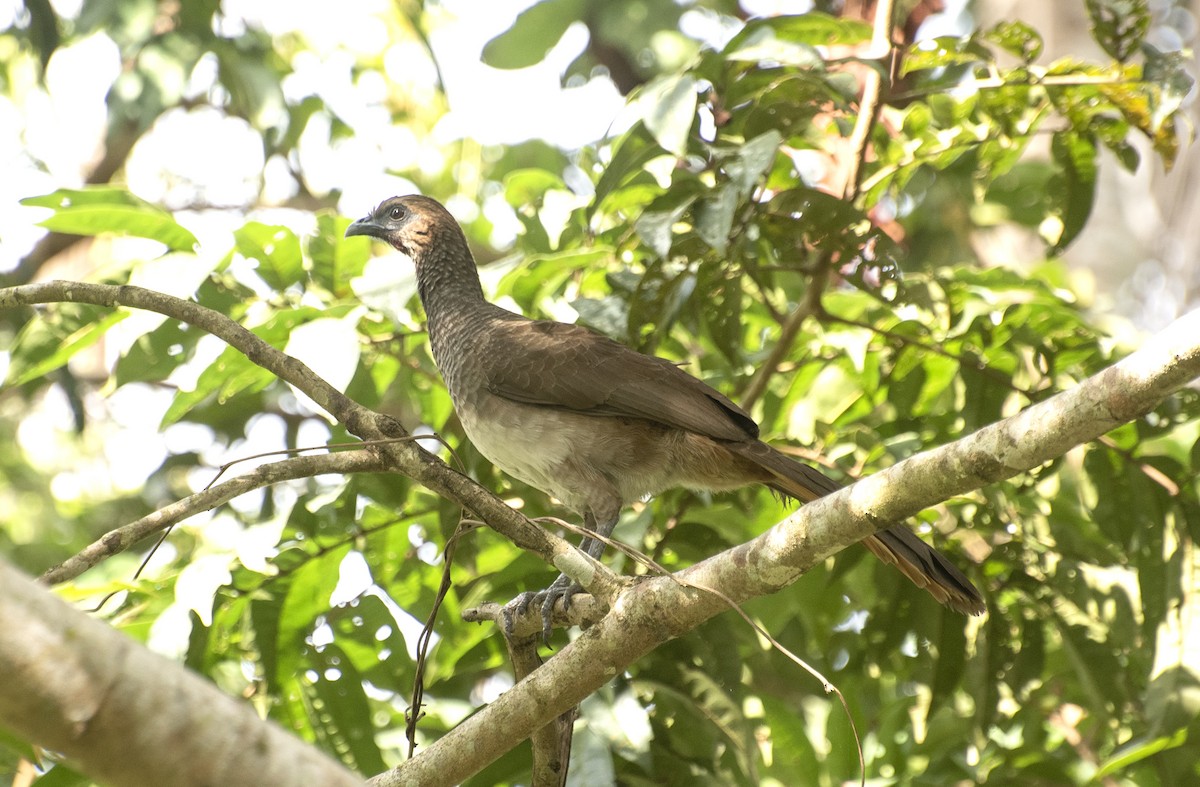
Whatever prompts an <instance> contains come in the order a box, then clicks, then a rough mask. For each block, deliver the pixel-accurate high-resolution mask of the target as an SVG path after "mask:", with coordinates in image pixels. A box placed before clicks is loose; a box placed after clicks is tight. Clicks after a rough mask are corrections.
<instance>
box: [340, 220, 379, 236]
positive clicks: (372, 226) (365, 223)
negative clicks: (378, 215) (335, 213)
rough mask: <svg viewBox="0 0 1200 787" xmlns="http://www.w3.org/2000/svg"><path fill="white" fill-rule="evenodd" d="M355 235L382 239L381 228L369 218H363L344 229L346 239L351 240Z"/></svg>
mask: <svg viewBox="0 0 1200 787" xmlns="http://www.w3.org/2000/svg"><path fill="white" fill-rule="evenodd" d="M355 235H367V236H368V237H372V238H382V237H383V227H380V226H379V225H378V224H376V223H375V219H374V218H372V217H371V216H363V217H362V218H361V219H359V220H358V221H356V222H354V223H353V224H351V225H350V226H349V227H347V228H346V237H347V238H352V237H354V236H355Z"/></svg>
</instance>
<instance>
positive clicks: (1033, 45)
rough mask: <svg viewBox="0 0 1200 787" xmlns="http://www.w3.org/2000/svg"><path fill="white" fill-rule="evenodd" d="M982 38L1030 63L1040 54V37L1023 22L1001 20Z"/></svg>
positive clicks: (1041, 46) (1041, 45)
mask: <svg viewBox="0 0 1200 787" xmlns="http://www.w3.org/2000/svg"><path fill="white" fill-rule="evenodd" d="M984 38H985V39H986V40H988V41H991V42H993V43H995V44H997V45H999V46H1000V47H1001V48H1002V49H1004V50H1005V51H1006V52H1010V53H1012V54H1014V55H1016V56H1017V57H1019V58H1021V59H1022V60H1024V61H1025V62H1026V63H1032V62H1033V61H1034V60H1037V59H1038V58H1039V57H1040V56H1041V54H1042V48H1043V43H1042V37H1041V36H1040V35H1039V34H1038V32H1037V31H1036V30H1034V29H1033V28H1032V27H1030V26H1029V25H1027V24H1025V23H1024V22H1020V21H1014V22H1001V23H1000V24H998V25H996V26H995V27H993V28H992V29H991V30H989V31H988V32H987V34H986V35H985V36H984Z"/></svg>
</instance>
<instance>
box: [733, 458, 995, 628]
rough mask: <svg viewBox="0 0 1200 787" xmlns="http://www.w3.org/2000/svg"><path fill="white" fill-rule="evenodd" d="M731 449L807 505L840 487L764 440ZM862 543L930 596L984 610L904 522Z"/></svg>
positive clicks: (967, 585)
mask: <svg viewBox="0 0 1200 787" xmlns="http://www.w3.org/2000/svg"><path fill="white" fill-rule="evenodd" d="M730 448H731V449H732V450H733V451H734V452H735V453H737V454H739V455H740V456H743V457H745V458H746V459H749V460H751V461H752V462H754V463H755V464H757V465H759V466H760V467H762V468H763V469H764V470H767V471H768V472H770V473H771V475H772V476H773V480H771V481H768V482H767V485H768V486H770V487H771V488H772V489H774V490H775V491H777V492H779V493H780V494H783V495H786V496H788V497H792V498H795V499H797V500H800V501H803V502H805V503H807V502H809V501H811V500H816V499H817V498H818V497H824V496H825V495H828V494H831V493H833V492H836V491H837V490H838V489H840V488H841V486H840V485H839V484H838V483H837V482H835V481H834V480H833V479H831V478H829V477H828V476H826V475H825V474H823V473H821V472H819V471H817V470H815V469H813V468H811V467H809V466H808V465H806V464H803V463H801V462H797V461H795V460H793V459H789V458H788V457H786V456H784V455H783V454H781V453H779V452H778V451H776V450H775V449H774V448H771V447H770V446H769V445H767V444H766V443H763V442H757V441H756V442H753V443H743V444H741V445H737V446H730ZM862 543H863V546H865V547H866V548H867V549H869V550H871V552H872V553H873V554H874V555H875V556H876V557H878V558H879V559H880V560H882V561H883V562H885V563H891V564H892V565H894V566H896V567H897V568H899V569H900V571H901V572H903V574H904V576H906V577H908V578H909V579H910V580H912V581H913V583H914V584H916V585H917V587H921V588H924V589H925V590H926V591H928V592H929V594H930V595H931V596H933V597H934V598H936V599H937V600H938V601H940V602H941V603H943V604H945V605H946V606H948V607H950V608H951V609H954V610H957V611H958V612H962V613H963V614H966V615H979V614H982V613H983V611H984V609H985V607H984V603H983V597H982V596H981V595H980V594H979V591H978V590H977V589H976V588H975V586H974V585H972V584H971V580H969V579H967V577H966V575H965V574H963V572H961V571H959V570H958V568H957V567H956V566H955V565H954V564H953V563H951V562H950V561H949V560H947V559H946V557H945V556H944V555H942V554H941V553H940V552H938V551H937V550H936V549H934V548H933V547H931V546H929V545H928V544H926V543H925V542H924V541H922V540H921V539H920V538H918V537H917V535H916V533H913V532H912V531H911V530H909V529H908V528H906V527H904V526H903V525H893V526H892V527H889V528H887V529H886V530H880V531H879V532H878V533H876V534H875V535H872V536H868V537H867V538H865V539H863V542H862Z"/></svg>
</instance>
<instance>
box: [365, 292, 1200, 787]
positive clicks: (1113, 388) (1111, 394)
mask: <svg viewBox="0 0 1200 787" xmlns="http://www.w3.org/2000/svg"><path fill="white" fill-rule="evenodd" d="M1198 376H1200V310H1198V311H1195V312H1192V313H1191V314H1189V315H1187V316H1185V317H1183V318H1181V319H1179V320H1177V321H1176V322H1175V323H1174V324H1172V325H1171V326H1170V327H1168V328H1167V329H1166V330H1164V331H1162V332H1161V333H1159V334H1158V335H1156V336H1154V337H1152V338H1151V339H1150V340H1149V341H1147V342H1146V345H1145V346H1144V347H1143V348H1142V349H1140V350H1138V351H1137V352H1135V353H1133V354H1132V355H1130V356H1129V357H1127V358H1125V359H1124V360H1123V361H1121V362H1119V363H1117V364H1115V365H1114V366H1111V367H1109V368H1108V369H1106V370H1105V371H1103V372H1101V373H1099V374H1097V375H1094V376H1092V377H1090V378H1088V379H1087V380H1085V381H1083V382H1081V383H1080V384H1079V385H1078V386H1076V387H1075V388H1073V389H1071V390H1069V391H1065V392H1063V393H1060V394H1057V395H1056V396H1054V397H1051V398H1049V399H1047V400H1045V401H1043V402H1040V403H1038V404H1035V405H1032V406H1030V407H1029V408H1027V409H1025V410H1023V411H1022V412H1020V413H1018V414H1017V415H1015V416H1013V417H1011V418H1008V419H1005V420H1004V421H1000V422H998V423H996V424H992V425H991V426H987V427H984V428H983V429H980V430H979V431H978V432H976V433H974V434H972V435H970V436H968V437H965V438H963V439H961V440H958V441H956V442H954V443H951V444H949V445H945V446H942V447H940V448H937V449H934V450H932V451H928V452H925V453H922V454H919V455H917V456H914V457H911V458H909V459H906V460H905V461H903V462H900V463H898V464H897V465H895V466H893V467H891V468H889V469H888V470H885V471H883V472H881V473H878V474H877V475H874V476H871V477H869V478H866V479H863V480H862V481H859V482H857V483H855V484H853V485H852V486H849V487H846V488H844V489H842V490H840V491H838V492H837V493H835V494H832V495H829V496H827V497H823V498H821V499H819V500H816V501H814V502H812V503H808V504H806V505H804V506H802V507H801V508H800V509H799V510H798V511H796V513H794V514H793V515H792V516H790V517H789V518H787V519H786V520H784V521H783V522H781V523H779V524H778V525H776V526H775V527H773V528H771V529H770V530H768V531H767V532H766V533H763V534H762V535H761V536H759V537H757V538H755V539H753V540H752V541H749V542H747V543H745V544H742V545H740V546H737V547H734V548H733V549H730V550H727V551H725V552H723V553H721V554H719V555H716V556H714V557H711V558H709V559H707V560H705V561H703V562H701V563H698V564H696V565H695V566H692V567H691V568H689V569H686V570H685V571H682V572H680V574H679V576H680V578H681V579H683V580H686V581H687V582H688V583H689V584H692V585H699V586H702V587H710V588H714V589H717V590H720V591H721V592H722V593H724V594H725V595H727V596H729V597H730V598H732V599H733V600H734V601H735V602H739V603H740V602H742V601H744V600H746V599H747V598H751V597H753V596H760V595H765V594H767V593H772V592H775V591H777V590H779V589H781V588H783V587H786V586H787V585H788V584H790V583H791V582H793V581H795V579H796V578H797V577H799V576H800V575H801V574H802V573H804V572H805V571H807V570H808V569H809V568H811V567H812V566H814V565H816V564H818V563H820V562H821V561H823V560H824V559H825V558H827V557H829V556H830V555H832V554H834V553H836V552H838V551H839V550H841V549H844V548H845V547H847V546H849V545H850V544H852V543H854V542H856V541H859V540H861V539H862V538H864V537H866V536H868V535H870V534H871V533H873V532H875V531H877V530H879V529H881V528H883V527H885V526H887V525H888V524H889V523H892V522H898V521H901V520H903V519H905V518H907V517H910V516H912V515H914V514H916V513H917V512H919V511H921V510H922V509H924V508H927V507H929V506H932V505H935V504H937V503H939V502H942V501H944V500H946V499H948V498H950V497H953V496H954V495H958V494H961V493H964V492H967V491H969V490H972V489H977V488H979V487H981V486H983V485H986V484H989V483H994V482H997V481H1001V480H1003V479H1006V478H1010V477H1012V476H1014V475H1016V474H1018V473H1021V472H1025V471H1028V470H1030V469H1033V468H1035V467H1037V466H1039V465H1041V464H1043V463H1045V462H1047V461H1050V460H1051V459H1054V458H1056V457H1058V456H1061V455H1062V454H1064V453H1065V452H1066V451H1068V450H1069V449H1071V448H1073V447H1074V446H1076V445H1079V444H1081V443H1085V442H1088V441H1091V440H1095V439H1096V438H1098V437H1100V436H1101V435H1103V434H1104V433H1105V432H1108V431H1109V430H1111V429H1113V428H1115V427H1116V426H1119V425H1120V424H1123V423H1126V422H1129V421H1131V420H1134V419H1136V418H1138V417H1140V416H1142V415H1144V414H1145V413H1147V412H1149V411H1150V410H1152V409H1153V408H1154V407H1155V406H1156V405H1157V404H1158V403H1160V402H1161V401H1162V400H1163V399H1164V398H1165V397H1167V396H1168V395H1169V394H1170V393H1171V392H1172V391H1174V390H1176V389H1177V388H1179V387H1181V386H1183V385H1184V384H1186V383H1187V382H1188V381H1190V380H1193V379H1195V378H1196V377H1198ZM725 608H726V604H725V602H723V601H721V600H720V599H718V598H717V597H716V596H714V595H711V594H707V593H703V592H701V591H698V590H693V589H690V588H684V587H682V586H680V585H679V584H677V583H676V582H674V581H673V579H671V578H667V577H656V578H653V579H649V580H645V581H642V582H639V583H637V584H635V585H633V586H632V587H630V589H629V590H628V591H626V592H625V593H623V594H622V595H621V596H620V597H619V598H618V599H617V601H616V603H615V604H613V605H612V609H611V611H610V612H609V614H608V615H607V616H605V617H604V619H602V620H601V621H600V622H599V623H597V624H596V625H594V626H592V627H590V628H588V629H587V630H585V631H584V632H583V634H582V635H581V636H580V637H579V638H578V639H576V640H575V641H574V642H572V643H571V644H569V645H567V647H565V648H564V649H563V650H562V651H561V652H560V653H559V654H558V655H557V656H555V657H554V658H552V659H551V660H550V661H548V662H547V663H546V664H545V665H544V666H543V667H542V668H541V669H538V670H536V671H535V672H534V673H533V674H531V675H530V676H529V677H528V678H526V679H525V680H523V681H521V682H520V683H518V684H517V685H516V686H514V687H513V688H512V689H510V690H509V691H507V692H506V693H505V694H503V695H502V696H501V697H500V698H499V699H497V700H496V701H495V702H493V703H492V704H491V705H489V706H487V707H486V708H483V709H482V710H480V711H479V712H478V713H476V714H475V715H473V716H471V717H470V718H469V719H467V720H466V721H464V722H463V723H462V724H460V725H459V726H458V727H456V728H455V729H454V730H452V731H450V732H449V733H448V734H447V735H445V736H444V737H442V738H440V739H438V740H437V741H435V742H434V743H433V744H431V745H430V746H429V748H427V749H426V750H425V751H424V752H422V753H420V754H418V755H417V756H416V757H414V758H413V759H411V760H409V761H407V762H405V763H403V764H402V765H400V766H399V767H398V768H396V769H395V770H393V771H389V772H388V773H385V774H381V775H379V776H377V777H375V778H374V779H372V780H371V781H370V784H371V785H373V786H374V787H395V786H397V785H402V784H422V785H440V784H447V785H449V784H456V783H458V782H461V781H462V780H464V779H466V778H467V777H468V776H470V775H471V774H472V773H475V772H477V771H478V770H480V769H481V768H483V767H485V766H486V765H487V764H488V763H491V762H493V761H494V760H495V759H497V758H498V757H500V756H501V755H502V754H504V753H505V752H507V751H508V750H510V749H511V748H513V747H514V746H516V745H517V743H519V742H520V741H522V740H524V739H525V738H527V737H529V736H530V735H531V734H532V733H533V732H534V731H535V730H536V729H538V728H539V727H541V726H542V725H544V724H546V723H547V722H549V721H550V720H551V719H553V718H554V717H555V716H557V715H558V714H560V713H562V712H563V711H565V710H567V709H568V708H570V707H572V706H574V705H575V704H577V703H579V702H580V701H581V700H582V699H583V698H584V697H586V696H588V695H589V694H591V693H592V692H594V691H596V690H597V689H598V688H599V687H601V686H602V685H604V684H605V683H607V682H608V681H609V680H611V679H612V677H613V675H616V674H620V673H621V671H623V670H624V669H625V668H626V667H628V666H629V665H630V664H632V663H633V662H635V661H637V660H638V659H640V658H641V657H642V656H644V655H645V654H647V653H649V652H650V651H651V650H653V649H654V648H656V647H658V646H659V645H661V644H663V643H665V642H667V641H669V640H670V639H673V638H675V637H678V636H680V635H681V634H684V633H686V632H687V631H690V630H691V629H693V628H695V627H696V626H698V625H700V624H701V623H703V622H704V621H706V620H708V619H709V618H711V617H713V616H714V615H716V614H718V613H720V612H722V611H723V610H724V609H725Z"/></svg>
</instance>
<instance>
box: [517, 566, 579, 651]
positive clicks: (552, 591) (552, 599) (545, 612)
mask: <svg viewBox="0 0 1200 787" xmlns="http://www.w3.org/2000/svg"><path fill="white" fill-rule="evenodd" d="M581 592H583V588H582V587H580V586H579V584H578V583H577V582H575V581H574V580H572V579H571V578H570V577H568V576H567V575H566V574H561V575H559V577H558V579H556V580H554V582H553V583H551V585H550V587H548V588H546V589H545V590H537V591H528V592H526V593H522V594H521V595H519V596H517V597H516V598H514V599H513V600H512V601H510V602H509V606H510V607H511V609H512V610H513V612H514V613H515V615H518V616H523V615H525V614H526V613H528V612H529V608H530V607H537V608H540V609H541V611H542V642H543V643H545V644H547V645H549V644H550V634H551V633H553V631H554V626H553V622H554V605H555V604H556V603H558V600H559V599H560V598H561V599H562V602H563V611H564V612H566V611H567V610H569V609H570V608H571V598H572V597H573V596H575V595H576V594H577V593H581ZM512 619H513V615H506V616H505V618H504V627H505V633H506V634H508V635H509V636H511V635H512Z"/></svg>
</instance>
